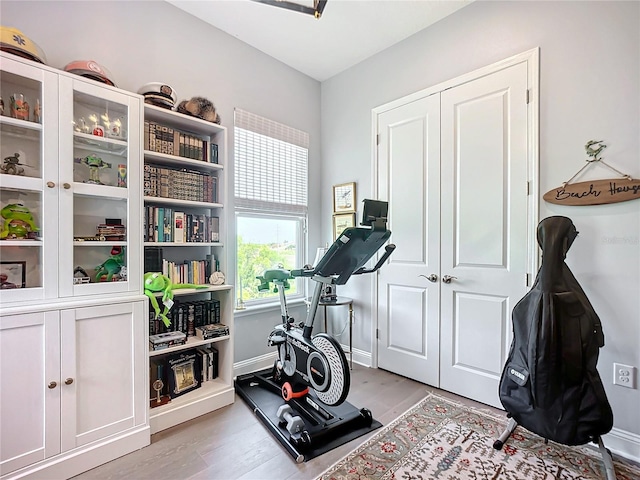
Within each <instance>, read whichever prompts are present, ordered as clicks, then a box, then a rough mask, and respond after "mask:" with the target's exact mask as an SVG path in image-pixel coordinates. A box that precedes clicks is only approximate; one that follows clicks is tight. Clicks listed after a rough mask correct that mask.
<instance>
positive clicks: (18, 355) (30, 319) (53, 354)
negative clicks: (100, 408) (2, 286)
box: [0, 312, 60, 475]
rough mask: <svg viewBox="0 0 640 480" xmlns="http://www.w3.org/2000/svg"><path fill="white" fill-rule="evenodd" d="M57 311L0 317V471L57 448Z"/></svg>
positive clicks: (58, 370)
mask: <svg viewBox="0 0 640 480" xmlns="http://www.w3.org/2000/svg"><path fill="white" fill-rule="evenodd" d="M59 336H60V330H59V322H58V313H57V312H36V313H26V314H20V315H7V316H3V317H2V318H1V321H0V376H1V377H2V380H3V385H4V387H3V388H2V389H1V390H0V425H2V428H0V475H5V474H7V473H9V472H12V471H14V470H17V469H19V468H22V467H25V466H27V465H31V464H32V463H35V462H38V461H40V460H44V459H45V458H48V457H51V456H53V455H56V454H58V453H59V452H60V386H59V383H60V361H59V358H60V351H59V344H60V343H59V342H60V337H59Z"/></svg>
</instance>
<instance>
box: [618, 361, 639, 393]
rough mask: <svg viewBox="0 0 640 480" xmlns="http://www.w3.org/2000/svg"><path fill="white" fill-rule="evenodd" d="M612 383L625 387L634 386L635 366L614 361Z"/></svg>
mask: <svg viewBox="0 0 640 480" xmlns="http://www.w3.org/2000/svg"><path fill="white" fill-rule="evenodd" d="M613 384H614V385H621V386H623V387H627V388H636V367H632V366H630V365H623V364H621V363H614V364H613Z"/></svg>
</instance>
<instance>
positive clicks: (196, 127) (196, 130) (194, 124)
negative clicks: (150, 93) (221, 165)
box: [144, 104, 226, 135]
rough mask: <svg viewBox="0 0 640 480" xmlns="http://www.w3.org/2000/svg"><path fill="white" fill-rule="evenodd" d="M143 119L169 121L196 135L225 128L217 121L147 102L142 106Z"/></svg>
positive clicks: (174, 126)
mask: <svg viewBox="0 0 640 480" xmlns="http://www.w3.org/2000/svg"><path fill="white" fill-rule="evenodd" d="M144 119H145V120H151V121H154V122H159V123H165V124H166V123H169V124H170V125H171V126H172V127H173V128H177V129H179V130H182V131H184V132H185V133H193V134H197V135H211V133H214V132H223V131H225V130H226V127H223V126H221V125H218V124H217V123H212V122H207V121H206V120H201V119H199V118H197V117H192V116H190V115H184V114H182V113H178V112H173V111H171V110H167V109H166V108H161V107H156V106H155V105H149V104H145V106H144Z"/></svg>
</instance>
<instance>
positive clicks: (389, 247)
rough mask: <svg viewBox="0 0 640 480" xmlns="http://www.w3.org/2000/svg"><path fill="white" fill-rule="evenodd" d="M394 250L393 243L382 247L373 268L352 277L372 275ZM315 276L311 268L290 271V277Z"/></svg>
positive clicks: (360, 271) (356, 272) (358, 272)
mask: <svg viewBox="0 0 640 480" xmlns="http://www.w3.org/2000/svg"><path fill="white" fill-rule="evenodd" d="M395 249H396V246H395V245H394V244H393V243H390V244H389V245H387V246H386V247H384V254H383V255H382V257H381V258H380V260H378V263H376V265H375V266H374V267H373V268H364V267H362V268H359V269H358V270H356V271H355V272H353V275H362V274H363V273H373V272H375V271H376V270H378V269H380V267H382V265H384V262H386V261H387V259H388V258H389V257H390V256H391V254H392V253H393V251H394V250H395ZM315 274H316V269H315V268H311V269H304V268H300V269H297V270H291V276H292V277H313V276H314V275H315Z"/></svg>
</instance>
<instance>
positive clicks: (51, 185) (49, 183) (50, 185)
mask: <svg viewBox="0 0 640 480" xmlns="http://www.w3.org/2000/svg"><path fill="white" fill-rule="evenodd" d="M55 186H56V184H55V183H53V182H47V187H49V188H53V187H55Z"/></svg>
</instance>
